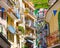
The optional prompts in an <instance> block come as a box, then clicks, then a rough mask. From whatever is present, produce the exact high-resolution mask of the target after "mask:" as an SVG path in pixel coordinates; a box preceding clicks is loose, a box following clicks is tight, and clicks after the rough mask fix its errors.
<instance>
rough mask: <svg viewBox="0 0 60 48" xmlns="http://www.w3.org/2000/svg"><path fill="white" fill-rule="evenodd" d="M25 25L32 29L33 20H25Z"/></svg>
mask: <svg viewBox="0 0 60 48" xmlns="http://www.w3.org/2000/svg"><path fill="white" fill-rule="evenodd" d="M25 26H26V27H28V28H30V29H32V30H34V29H35V28H34V22H32V21H31V20H26V23H25Z"/></svg>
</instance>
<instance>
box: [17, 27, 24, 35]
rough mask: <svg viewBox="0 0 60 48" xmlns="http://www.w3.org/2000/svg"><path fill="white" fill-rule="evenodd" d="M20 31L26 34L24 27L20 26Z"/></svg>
mask: <svg viewBox="0 0 60 48" xmlns="http://www.w3.org/2000/svg"><path fill="white" fill-rule="evenodd" d="M18 30H19V31H21V32H22V34H24V27H22V26H18Z"/></svg>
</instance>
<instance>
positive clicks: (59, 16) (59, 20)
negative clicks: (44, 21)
mask: <svg viewBox="0 0 60 48" xmlns="http://www.w3.org/2000/svg"><path fill="white" fill-rule="evenodd" d="M58 25H59V31H60V11H59V13H58Z"/></svg>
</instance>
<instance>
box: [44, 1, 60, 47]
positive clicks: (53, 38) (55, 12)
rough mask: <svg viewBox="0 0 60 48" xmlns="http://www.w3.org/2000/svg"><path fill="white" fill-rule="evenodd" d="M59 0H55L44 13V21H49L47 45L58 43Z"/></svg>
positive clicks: (59, 29) (59, 26) (59, 34)
mask: <svg viewBox="0 0 60 48" xmlns="http://www.w3.org/2000/svg"><path fill="white" fill-rule="evenodd" d="M59 16H60V0H57V1H56V2H55V3H54V4H53V5H52V6H51V7H50V8H49V9H48V12H47V14H46V18H45V20H46V22H48V23H49V28H50V35H49V36H48V37H47V41H48V42H47V44H48V46H52V45H56V44H59V42H60V40H59V38H60V37H59V36H60V24H59V22H60V20H59V18H60V17H59Z"/></svg>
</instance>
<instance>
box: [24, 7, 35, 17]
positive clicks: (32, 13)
mask: <svg viewBox="0 0 60 48" xmlns="http://www.w3.org/2000/svg"><path fill="white" fill-rule="evenodd" d="M25 12H26V13H29V14H31V15H32V16H35V15H34V12H33V11H32V10H30V9H29V8H26V9H25Z"/></svg>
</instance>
